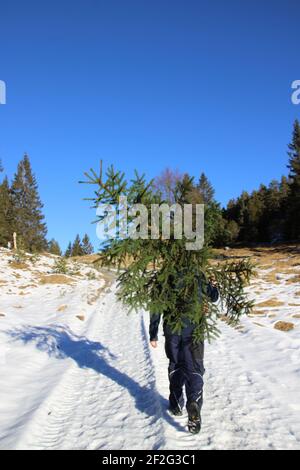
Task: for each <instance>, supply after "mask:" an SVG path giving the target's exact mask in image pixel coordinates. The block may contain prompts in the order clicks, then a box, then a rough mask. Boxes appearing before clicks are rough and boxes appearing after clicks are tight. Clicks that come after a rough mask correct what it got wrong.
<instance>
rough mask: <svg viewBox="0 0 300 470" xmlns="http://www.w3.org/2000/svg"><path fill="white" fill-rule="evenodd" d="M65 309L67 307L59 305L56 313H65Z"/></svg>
mask: <svg viewBox="0 0 300 470" xmlns="http://www.w3.org/2000/svg"><path fill="white" fill-rule="evenodd" d="M67 308H68V306H67V305H61V306H60V307H58V309H57V312H65V311H66V310H67Z"/></svg>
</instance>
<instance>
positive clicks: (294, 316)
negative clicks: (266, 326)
mask: <svg viewBox="0 0 300 470" xmlns="http://www.w3.org/2000/svg"><path fill="white" fill-rule="evenodd" d="M292 318H300V313H294V315H292Z"/></svg>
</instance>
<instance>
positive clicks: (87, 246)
mask: <svg viewBox="0 0 300 470" xmlns="http://www.w3.org/2000/svg"><path fill="white" fill-rule="evenodd" d="M92 253H94V248H93V245H92V244H91V242H90V239H89V236H88V235H87V234H85V235H84V237H83V239H82V240H81V239H80V236H79V235H76V238H75V240H74V242H73V243H71V242H70V243H69V245H68V247H67V249H66V252H65V255H64V256H65V257H66V258H70V257H71V256H85V255H91V254H92Z"/></svg>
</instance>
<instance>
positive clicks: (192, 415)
mask: <svg viewBox="0 0 300 470" xmlns="http://www.w3.org/2000/svg"><path fill="white" fill-rule="evenodd" d="M186 408H187V412H188V417H189V420H188V429H189V432H190V433H191V434H198V433H199V432H200V430H201V415H200V407H199V405H198V403H197V402H196V401H191V402H190V403H187V405H186Z"/></svg>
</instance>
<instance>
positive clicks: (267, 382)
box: [0, 287, 300, 450]
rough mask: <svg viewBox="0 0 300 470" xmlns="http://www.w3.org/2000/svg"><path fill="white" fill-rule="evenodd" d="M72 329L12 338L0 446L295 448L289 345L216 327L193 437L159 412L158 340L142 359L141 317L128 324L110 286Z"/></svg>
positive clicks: (46, 328)
mask: <svg viewBox="0 0 300 470" xmlns="http://www.w3.org/2000/svg"><path fill="white" fill-rule="evenodd" d="M72 321H73V320H72ZM72 321H71V324H69V325H66V324H62V323H53V322H51V323H50V324H46V325H42V326H40V325H34V324H33V325H32V327H28V326H27V327H26V328H25V330H24V333H22V334H19V333H17V335H16V337H15V338H14V341H15V342H16V344H19V345H20V348H22V349H21V350H20V351H22V354H23V351H25V355H24V364H23V365H22V370H21V371H20V372H19V375H18V376H17V379H18V382H17V383H18V392H17V394H16V393H15V396H14V402H18V403H17V404H18V408H17V409H18V411H19V415H16V417H15V419H13V416H12V411H11V410H10V408H9V407H8V410H7V414H6V418H7V419H6V421H5V420H4V421H3V423H4V424H3V425H2V429H1V435H2V440H0V448H12V449H16V448H17V449H123V450H125V449H146V450H150V449H175V450H177V449H190V450H194V449H257V448H259V449H273V448H275V449H300V420H299V410H300V399H299V397H300V380H299V341H298V339H297V338H295V337H289V338H288V337H286V336H285V337H283V336H282V333H281V332H276V331H273V330H267V329H263V328H257V327H256V328H255V327H253V325H252V324H251V323H250V321H249V320H247V319H246V320H245V321H244V323H243V326H244V330H243V332H241V331H237V330H234V329H232V328H230V327H228V326H227V325H225V324H221V329H222V332H223V334H222V337H221V338H220V339H219V340H217V341H215V342H214V343H212V344H211V345H207V347H206V361H205V365H206V369H207V373H206V377H205V404H204V409H203V429H202V432H201V434H200V435H199V436H192V435H190V434H188V433H187V429H186V422H187V416H186V414H185V415H184V416H183V417H180V418H176V419H175V418H173V417H171V416H169V414H168V412H167V403H168V402H167V397H168V380H167V360H166V357H165V354H164V340H163V336H162V333H161V334H160V341H159V348H158V349H157V350H151V351H150V349H149V342H148V334H147V327H148V314H144V315H138V314H131V316H130V321H128V316H127V312H126V311H125V310H124V308H123V307H122V306H121V305H120V304H119V303H118V302H117V300H116V297H115V287H113V288H112V290H111V292H110V293H108V294H106V295H102V297H100V298H99V299H98V300H97V302H96V303H95V304H94V305H93V310H92V311H91V312H90V314H89V318H88V319H87V320H86V322H85V323H82V324H80V327H79V326H78V324H77V323H72ZM18 331H20V328H19V327H18ZM282 338H284V340H283V339H282ZM15 383H16V382H15ZM32 384H35V387H36V388H35V387H34V386H33V385H32ZM37 384H38V385H37ZM31 387H32V393H31ZM3 390H4V389H3ZM3 390H2V393H4V392H3ZM41 390H43V394H42V395H43V397H44V398H43V399H41V397H40V395H41ZM25 391H26V392H27V394H26V395H25ZM7 393H9V387H7ZM23 394H24V396H26V399H25V401H24V397H23ZM2 399H3V402H5V401H6V402H8V400H7V397H5V396H4V397H2ZM14 406H15V403H14ZM22 406H25V408H26V412H23V413H22V412H20V410H21V409H22ZM27 410H28V411H27ZM8 417H10V421H9V420H8ZM5 436H6V437H5Z"/></svg>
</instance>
